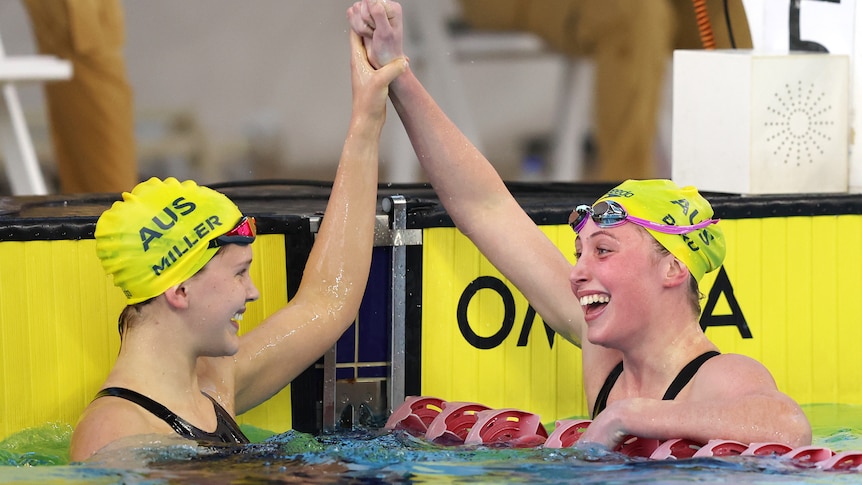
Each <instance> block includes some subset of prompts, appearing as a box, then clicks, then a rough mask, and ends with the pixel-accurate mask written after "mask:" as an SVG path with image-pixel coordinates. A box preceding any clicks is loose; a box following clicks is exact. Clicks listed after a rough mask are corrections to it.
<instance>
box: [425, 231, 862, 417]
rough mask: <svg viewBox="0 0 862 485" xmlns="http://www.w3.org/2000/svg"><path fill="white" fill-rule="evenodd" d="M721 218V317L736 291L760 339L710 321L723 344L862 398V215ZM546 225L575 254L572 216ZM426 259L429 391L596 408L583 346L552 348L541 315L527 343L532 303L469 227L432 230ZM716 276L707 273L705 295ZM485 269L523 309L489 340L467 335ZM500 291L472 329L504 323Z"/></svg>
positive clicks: (810, 394) (553, 409)
mask: <svg viewBox="0 0 862 485" xmlns="http://www.w3.org/2000/svg"><path fill="white" fill-rule="evenodd" d="M721 227H722V228H723V230H724V233H725V236H726V238H727V247H728V252H727V258H726V260H725V262H724V271H726V274H727V278H728V280H729V283H730V286H731V289H730V290H731V294H730V295H727V294H726V292H722V293H720V296H719V300H718V303H717V305H716V306H715V308H714V309H713V311H712V315H729V314H731V313H732V312H731V307H730V305H729V304H728V301H727V297H728V296H729V297H731V298H734V299H735V301H736V302H737V303H738V305H739V309H740V311H741V313H742V316H743V317H744V320H745V322H746V324H747V326H748V329H749V330H750V332H751V335H752V338H743V337H742V335H741V331H740V329H739V328H738V327H737V326H720V327H717V326H711V327H708V328H707V329H706V333H707V335H708V336H709V337H710V339H711V340H712V341H713V342H715V343H716V345H717V346H718V347H719V349H720V350H721V351H722V352H730V353H739V354H744V355H747V356H750V357H752V358H754V359H756V360H758V361H760V362H762V363H763V364H764V365H765V366H766V367H767V368H768V369H769V370H770V371H771V372H772V374H773V376H774V377H775V380H776V383H777V385H778V387H779V389H780V390H781V391H783V392H785V393H787V394H788V395H790V396H791V397H792V398H794V399H795V400H796V401H797V402H799V403H801V404H813V403H839V404H862V349H860V344H862V303H860V299H862V216H860V215H841V216H814V217H784V218H762V219H726V220H723V221H722V222H721ZM541 229H542V230H543V231H544V232H545V233H546V234H547V235H548V237H549V238H550V239H551V240H552V241H554V243H555V244H556V245H557V246H558V247H559V248H560V250H561V251H562V252H563V254H565V255H567V256H571V255H573V253H574V235H573V234H572V231H571V228H570V227H569V226H567V225H560V226H542V227H541ZM570 260H571V261H572V262H574V260H573V258H572V257H570ZM423 268H424V269H423V283H422V288H423V291H422V302H423V303H422V309H423V310H422V370H421V379H422V387H421V388H422V394H425V395H433V396H437V397H440V398H442V399H444V400H447V401H475V402H480V403H482V404H485V405H488V406H491V407H515V408H521V409H525V410H529V411H531V412H535V413H538V414H540V415H541V416H542V419H543V421H544V422H552V421H553V420H555V419H561V418H566V417H571V416H586V415H588V410H587V406H586V401H585V397H584V394H583V388H582V380H581V375H582V370H581V360H580V350H579V349H578V348H577V347H575V346H574V345H572V344H570V343H568V342H566V341H565V340H563V339H562V338H561V337H559V336H555V337H554V344H553V347H552V348H551V347H549V345H548V342H547V339H546V338H545V336H544V329H543V325H542V323H541V318H540V317H538V316H537V317H536V319H535V321H534V323H533V326H532V329H531V331H530V334H529V339H528V344H527V345H526V346H524V347H519V346H517V342H518V339H519V337H520V332H521V327H522V323H523V321H524V315H525V314H526V311H527V302H526V301H525V299H524V298H523V296H522V295H521V294H520V293H519V292H518V291H517V290H516V289H515V288H514V286H512V284H511V283H509V282H508V281H507V280H505V278H503V277H502V276H501V275H500V273H499V272H498V271H497V270H496V269H495V268H494V267H493V266H492V265H491V264H490V263H489V262H488V261H487V260H486V259H485V258H484V257H483V256H482V255H481V254H480V253H479V251H478V250H477V249H476V248H475V246H474V245H473V244H472V243H471V242H470V241H469V240H468V239H467V238H466V237H465V236H463V235H462V234H461V233H460V232H459V231H458V230H457V229H454V228H430V229H426V230H424V236H423ZM717 275H718V272H717V271H716V272H713V273H710V274H708V275H706V277H705V278H704V280H703V281H702V282H701V292H702V293H704V295H709V293H710V291H711V290H712V287H713V284H714V283H715V280H716V277H717ZM480 277H491V278H497V279H499V280H501V281H502V282H503V283H504V284H505V286H506V287H507V288H508V289H509V290H511V293H512V295H513V298H514V301H515V308H516V314H515V318H514V326H513V329H512V330H511V331H510V332H509V334H508V335H507V336H506V338H505V340H504V341H503V342H502V343H500V344H499V345H498V346H495V347H494V348H489V349H477V348H476V347H474V346H472V345H470V344H469V343H468V341H467V340H466V339H465V337H464V335H463V334H462V330H461V329H460V328H459V325H458V321H457V315H456V313H457V307H458V303H459V300H460V299H461V297H462V295H463V294H464V293H465V289H466V288H467V287H468V285H470V283H471V282H473V281H474V280H476V279H477V278H480ZM722 288H723V287H722ZM501 300H502V299H501V297H500V295H499V292H497V291H493V290H480V291H479V292H477V293H476V294H475V296H474V297H473V298H472V299H471V300H470V305H469V307H468V311H467V315H468V318H467V319H468V321H469V322H470V327H471V329H472V331H474V332H475V333H476V334H478V335H480V336H484V337H487V336H489V335H494V334H495V333H496V332H499V331H500V329H501V322H502V321H503V320H504V305H503V303H502V301H501ZM704 303H705V301H704ZM728 378H732V376H728Z"/></svg>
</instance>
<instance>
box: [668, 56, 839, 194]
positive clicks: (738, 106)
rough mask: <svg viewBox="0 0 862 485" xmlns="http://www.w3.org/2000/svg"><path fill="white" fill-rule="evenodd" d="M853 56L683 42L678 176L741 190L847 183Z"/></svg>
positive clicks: (815, 189) (710, 187)
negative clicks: (707, 46)
mask: <svg viewBox="0 0 862 485" xmlns="http://www.w3.org/2000/svg"><path fill="white" fill-rule="evenodd" d="M848 65H849V59H848V57H847V56H843V55H831V54H819V53H790V54H758V53H756V52H753V51H746V50H713V51H705V50H698V51H695V50H691V51H688V50H678V51H675V52H674V57H673V141H672V155H671V156H672V162H671V167H672V168H671V171H672V178H673V180H674V181H675V182H676V183H677V184H681V185H694V186H696V187H697V188H698V189H700V190H703V191H713V192H730V193H738V194H784V193H834V192H846V191H847V184H848V151H849V145H848V130H849V128H848V123H849V113H848V109H849V102H850V101H849V92H848V89H849V88H848V86H849V80H848V77H849V72H848V69H849V67H848Z"/></svg>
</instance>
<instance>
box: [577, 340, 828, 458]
mask: <svg viewBox="0 0 862 485" xmlns="http://www.w3.org/2000/svg"><path fill="white" fill-rule="evenodd" d="M721 358H723V359H725V360H726V361H732V362H730V363H729V365H725V366H722V367H720V368H719V369H720V370H719V372H721V375H720V376H719V375H717V374H718V372H715V369H713V372H712V375H703V376H698V377H697V381H696V382H693V383H692V384H693V385H694V386H695V387H696V388H693V389H692V391H693V394H696V397H693V398H691V399H684V400H683V399H680V400H674V401H661V400H658V399H646V398H631V399H621V400H618V401H614V402H612V403H611V404H610V405H608V407H607V408H606V409H605V410H604V411H602V412H601V414H599V416H598V417H597V418H596V419H595V420H594V421H593V423H592V424H591V425H590V427H589V428H588V429H587V431H586V432H585V433H584V435H583V436H582V437H581V442H594V443H599V444H602V445H604V446H606V447H608V448H613V447H615V446H616V445H617V444H619V443H620V442H621V441H622V440H623V439H624V438H625V436H627V435H632V436H639V437H643V438H654V439H658V440H668V439H673V438H687V439H690V440H693V441H696V442H700V443H706V442H707V441H709V440H710V439H727V440H735V441H740V442H742V443H756V442H780V443H784V444H787V445H790V446H793V447H797V446H805V445H809V444H811V426H810V424H809V423H808V419H807V418H806V416H805V414H804V413H803V412H802V409H801V408H800V407H799V405H798V404H796V402H794V401H793V400H792V399H791V398H790V397H788V396H787V395H785V394H783V393H781V392H779V391H778V389H777V388H776V387H775V382H774V381H773V379H772V376H771V375H770V374H769V372H768V371H767V370H766V369H765V368H764V367H763V366H761V365H760V364H759V363H755V362H753V361H751V360H750V359H748V358H747V357H743V356H739V355H726V356H722V357H721ZM704 370H706V369H704ZM701 372H703V371H701ZM707 374H709V372H707ZM731 376H732V377H731Z"/></svg>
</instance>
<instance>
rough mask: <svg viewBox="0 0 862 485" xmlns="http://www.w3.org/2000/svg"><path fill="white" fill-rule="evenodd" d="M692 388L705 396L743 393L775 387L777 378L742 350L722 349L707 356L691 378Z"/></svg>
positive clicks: (768, 389) (771, 389) (770, 389)
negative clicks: (733, 352)
mask: <svg viewBox="0 0 862 485" xmlns="http://www.w3.org/2000/svg"><path fill="white" fill-rule="evenodd" d="M692 384H693V386H692V388H693V389H692V390H693V391H695V392H696V394H698V395H701V396H703V394H704V393H706V395H711V394H720V395H723V396H730V395H742V394H748V393H751V392H758V391H773V390H776V389H777V388H776V384H775V379H774V378H773V377H772V374H771V373H770V372H769V369H767V368H766V366H764V365H763V364H762V363H760V362H759V361H757V360H755V359H753V358H751V357H748V356H747V355H742V354H731V353H727V354H725V353H722V354H720V355H716V356H715V357H713V358H711V359H709V360H707V361H706V362H704V363H703V365H702V366H701V367H700V369H699V370H698V372H697V373H696V374H695V376H694V377H693V378H692Z"/></svg>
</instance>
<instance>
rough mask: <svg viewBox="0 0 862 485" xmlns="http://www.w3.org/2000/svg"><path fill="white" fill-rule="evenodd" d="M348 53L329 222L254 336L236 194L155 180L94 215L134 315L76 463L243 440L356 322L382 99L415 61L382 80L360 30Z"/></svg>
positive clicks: (99, 241) (83, 426)
mask: <svg viewBox="0 0 862 485" xmlns="http://www.w3.org/2000/svg"><path fill="white" fill-rule="evenodd" d="M350 45H351V49H352V55H351V72H352V85H353V112H352V117H351V120H350V125H349V129H348V133H347V138H346V141H345V142H344V148H343V151H342V155H341V160H340V162H339V166H338V171H337V174H336V176H335V180H334V183H333V188H332V193H331V195H330V199H329V203H328V205H327V207H326V213H325V216H324V218H323V220H322V223H321V226H320V230H319V231H318V234H317V238H316V240H315V244H314V247H313V248H312V250H311V254H310V255H309V258H308V261H307V263H306V267H305V271H304V273H303V276H302V281H301V283H300V286H299V289H298V291H297V293H296V295H295V296H294V298H293V299H292V300H291V301H290V303H289V304H288V305H287V306H285V307H284V308H282V309H281V310H279V311H278V312H276V313H275V314H273V315H272V316H270V317H269V318H267V319H266V320H265V321H264V322H262V323H261V324H260V325H259V326H257V327H256V328H255V329H254V330H252V331H250V332H248V333H246V334H243V335H242V336H238V334H237V331H238V329H239V324H238V321H239V320H241V319H242V314H243V312H245V310H246V305H247V304H248V303H249V302H252V301H254V300H256V299H257V298H258V297H259V296H260V295H259V293H258V290H257V288H256V287H255V285H254V283H253V282H252V281H251V278H250V276H249V267H250V265H251V258H252V250H251V247H250V244H251V243H252V242H253V241H254V239H255V235H256V227H255V221H254V219H253V218H251V217H246V216H245V215H243V214H242V213H241V212H240V211H239V209H238V208H237V207H236V206H235V205H234V204H233V202H231V201H230V200H229V199H228V198H227V197H225V196H224V195H222V194H220V193H218V192H216V191H214V190H211V189H208V188H206V187H201V186H199V185H197V184H195V183H194V182H191V181H186V182H179V181H177V180H176V179H173V178H168V179H166V180H159V179H150V180H148V181H146V182H143V183H141V184H139V185H138V186H137V187H135V188H134V190H132V191H131V192H130V193H124V194H123V200H122V201H119V202H116V203H115V204H114V205H113V206H112V207H111V208H110V209H109V210H107V211H105V212H104V214H103V215H102V216H101V217H100V218H99V221H98V223H97V225H96V233H95V236H96V248H97V252H98V255H99V258H100V259H101V261H102V264H103V266H104V268H105V271H106V272H107V273H108V274H110V275H112V277H113V280H114V283H115V284H116V285H117V286H119V287H120V288H121V289H122V290H123V292H124V294H125V295H126V301H127V304H128V306H127V307H126V309H125V310H124V311H123V312H122V315H121V317H120V334H121V345H120V353H119V355H118V356H117V361H116V364H115V365H114V367H113V368H112V370H111V372H110V374H109V375H108V377H107V379H106V380H105V383H104V384H103V387H102V389H101V391H100V392H99V393H98V395H97V398H96V399H94V400H93V401H92V402H91V403H90V405H89V406H88V407H87V408H86V410H85V411H84V413H83V415H82V417H81V419H80V421H79V423H78V425H77V426H76V428H75V431H74V434H73V436H72V444H71V453H70V455H71V459H72V460H73V461H80V460H86V459H88V458H90V457H92V456H93V454H94V453H96V452H97V451H99V450H101V449H104V447H105V446H106V445H109V444H111V443H117V445H118V446H119V445H121V444H139V443H140V442H141V441H143V442H146V441H147V440H149V439H151V438H150V437H152V436H155V438H156V439H161V438H164V436H165V435H179V436H182V437H184V438H188V439H194V440H198V441H209V442H227V443H243V442H247V441H248V440H247V438H246V437H245V436H244V435H243V433H242V431H241V430H240V429H239V427H238V426H237V424H236V422H235V420H234V417H235V416H236V415H237V414H240V413H243V412H246V411H248V410H249V409H251V408H253V407H255V406H257V405H258V404H260V403H262V402H263V401H265V400H267V399H269V398H270V397H271V396H273V395H274V394H275V393H277V392H278V391H280V390H281V389H282V388H284V387H285V386H286V385H287V384H288V383H290V381H291V380H292V379H293V378H295V377H296V376H297V375H299V374H300V373H301V372H302V371H303V370H305V369H306V368H307V367H308V366H309V365H311V364H313V363H314V362H315V361H316V360H317V359H318V358H320V356H321V355H323V353H324V352H325V351H326V350H327V349H329V348H331V347H332V345H333V344H334V343H335V342H336V340H337V339H338V337H339V336H340V335H341V334H342V333H343V332H344V330H345V329H347V328H348V327H349V326H350V324H351V323H352V322H353V320H354V318H355V316H356V313H357V311H358V309H359V304H360V301H361V300H362V296H363V293H364V291H365V286H366V281H367V279H368V273H369V268H370V264H371V252H372V246H373V239H374V221H375V214H376V203H377V172H378V168H377V163H378V148H379V138H380V133H381V130H382V128H383V123H384V120H385V115H386V100H387V97H386V96H387V89H388V85H389V83H390V82H391V81H392V79H394V78H395V77H397V76H398V75H399V74H401V73H402V72H404V70H405V69H406V60H404V59H393V60H392V62H390V63H387V65H385V66H382V67H381V68H380V69H379V70H375V69H374V68H372V67H371V66H370V65H369V64H368V62H367V60H366V56H365V49H364V47H363V45H362V41H361V40H360V39H359V37H358V36H357V35H356V34H355V33H353V32H350ZM147 435H149V437H148V436H147ZM118 440H122V441H120V442H118Z"/></svg>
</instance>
